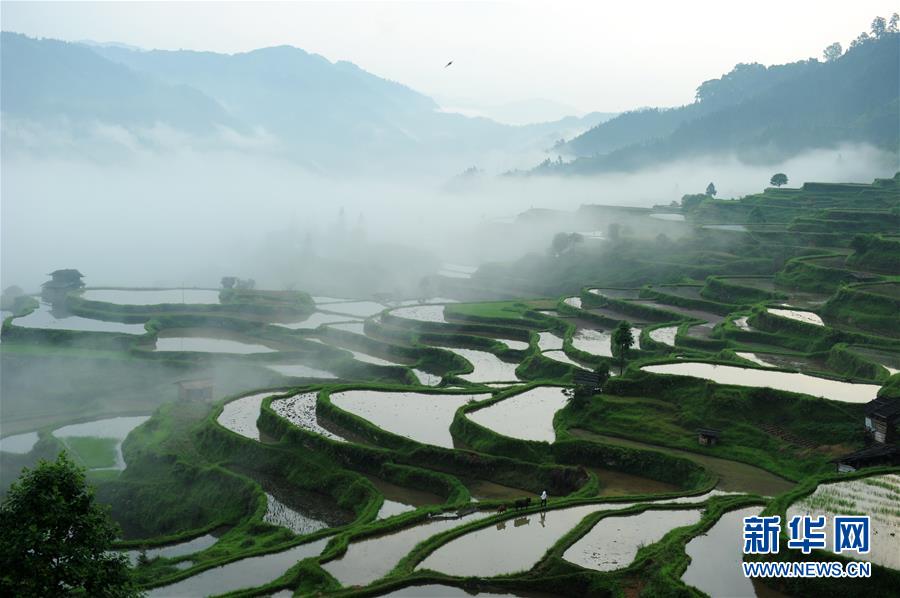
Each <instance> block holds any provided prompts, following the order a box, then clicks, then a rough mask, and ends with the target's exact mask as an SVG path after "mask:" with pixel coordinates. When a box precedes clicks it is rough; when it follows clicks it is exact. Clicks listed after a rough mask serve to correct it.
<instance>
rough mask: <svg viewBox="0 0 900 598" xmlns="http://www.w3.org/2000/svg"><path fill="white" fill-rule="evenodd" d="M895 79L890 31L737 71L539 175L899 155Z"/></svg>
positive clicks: (594, 138)
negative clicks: (728, 158)
mask: <svg viewBox="0 0 900 598" xmlns="http://www.w3.org/2000/svg"><path fill="white" fill-rule="evenodd" d="M898 72H900V35H898V34H897V33H892V32H885V33H883V34H882V35H881V37H879V38H877V39H876V38H868V39H867V40H866V41H864V42H862V43H858V44H856V45H855V46H854V47H852V48H851V49H850V50H849V51H848V52H847V53H846V54H844V55H843V56H840V57H838V58H835V59H833V60H831V61H828V62H819V61H817V60H807V61H800V62H795V63H792V64H785V65H777V66H770V67H765V66H763V65H761V64H740V65H738V66H736V67H735V68H734V69H733V70H732V71H731V72H730V73H728V74H726V75H724V76H722V77H721V78H719V79H713V80H710V81H706V82H704V83H703V84H702V85H700V86H699V87H698V88H697V96H696V101H695V102H694V103H692V104H690V105H687V106H682V107H680V108H672V109H648V110H639V111H634V112H627V113H625V114H621V115H619V116H618V117H617V118H614V119H611V120H609V121H607V122H605V123H602V124H600V125H598V126H597V127H594V128H593V129H591V130H589V131H587V132H586V133H584V134H582V135H580V136H578V137H576V138H574V139H572V140H571V141H570V142H568V143H567V144H565V145H564V146H561V147H559V148H557V149H558V150H559V151H560V152H561V153H563V152H564V153H568V154H569V155H570V156H575V157H576V159H575V160H574V161H572V162H568V163H564V164H559V163H553V162H546V163H544V164H543V165H541V166H540V167H538V169H537V171H538V172H546V171H551V172H564V173H577V174H584V173H592V172H603V171H610V170H623V169H634V168H640V167H642V166H645V165H647V164H649V163H656V162H661V161H669V160H674V159H679V158H686V157H691V156H694V155H701V154H710V153H722V152H732V153H734V154H736V155H737V156H739V157H741V158H743V159H746V160H752V161H769V160H779V159H783V158H785V157H788V156H791V155H794V154H796V153H798V152H800V151H803V150H805V149H811V148H819V147H830V146H835V145H837V144H840V143H843V142H861V143H871V144H873V145H876V146H878V147H882V148H884V149H886V150H889V151H893V152H896V151H897V147H898V143H900V138H898V131H900V102H898V89H900V81H898Z"/></svg>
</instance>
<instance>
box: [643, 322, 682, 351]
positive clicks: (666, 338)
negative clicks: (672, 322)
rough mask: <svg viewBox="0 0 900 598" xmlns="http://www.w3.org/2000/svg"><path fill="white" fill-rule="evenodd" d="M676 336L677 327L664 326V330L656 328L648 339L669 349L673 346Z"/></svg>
mask: <svg viewBox="0 0 900 598" xmlns="http://www.w3.org/2000/svg"><path fill="white" fill-rule="evenodd" d="M677 334H678V326H666V327H664V328H657V329H655V330H651V331H650V334H649V336H650V338H651V339H653V340H655V341H656V342H658V343H662V344H664V345H668V346H670V347H674V346H675V336H676V335H677Z"/></svg>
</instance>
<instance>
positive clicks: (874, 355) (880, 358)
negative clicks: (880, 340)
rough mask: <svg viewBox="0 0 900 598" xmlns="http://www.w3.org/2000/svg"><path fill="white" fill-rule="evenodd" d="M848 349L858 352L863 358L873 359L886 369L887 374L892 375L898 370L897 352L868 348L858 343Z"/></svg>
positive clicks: (899, 361)
mask: <svg viewBox="0 0 900 598" xmlns="http://www.w3.org/2000/svg"><path fill="white" fill-rule="evenodd" d="M848 349H849V350H850V351H853V352H854V353H858V354H859V355H861V356H863V357H864V358H866V359H868V360H870V361H873V362H875V363H877V364H878V365H880V366H881V367H883V368H884V369H886V370H887V371H888V373H889V374H891V375H893V374H896V373H898V372H900V354H897V353H889V352H887V351H879V350H877V349H870V348H868V347H862V346H860V345H851V346H850V347H848Z"/></svg>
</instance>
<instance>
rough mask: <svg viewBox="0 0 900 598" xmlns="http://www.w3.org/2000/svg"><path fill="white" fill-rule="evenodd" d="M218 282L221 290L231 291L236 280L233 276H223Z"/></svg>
mask: <svg viewBox="0 0 900 598" xmlns="http://www.w3.org/2000/svg"><path fill="white" fill-rule="evenodd" d="M220 282H221V283H222V288H223V289H233V288H234V285H235V283H237V278H236V277H234V276H223V277H222V280H221V281H220Z"/></svg>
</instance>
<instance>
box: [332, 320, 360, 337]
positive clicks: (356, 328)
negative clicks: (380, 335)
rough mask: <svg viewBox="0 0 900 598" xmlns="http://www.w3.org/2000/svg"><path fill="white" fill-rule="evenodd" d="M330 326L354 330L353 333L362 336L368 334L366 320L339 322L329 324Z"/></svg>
mask: <svg viewBox="0 0 900 598" xmlns="http://www.w3.org/2000/svg"><path fill="white" fill-rule="evenodd" d="M328 328H334V329H335V330H343V331H344V332H352V333H353V334H359V335H362V336H365V334H366V323H365V322H339V323H337V324H328Z"/></svg>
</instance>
